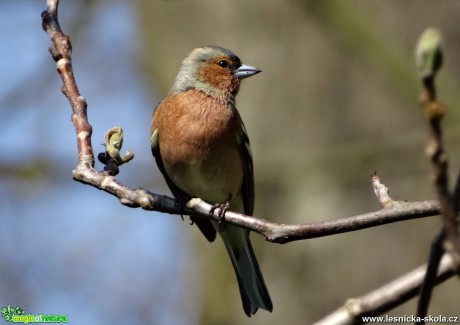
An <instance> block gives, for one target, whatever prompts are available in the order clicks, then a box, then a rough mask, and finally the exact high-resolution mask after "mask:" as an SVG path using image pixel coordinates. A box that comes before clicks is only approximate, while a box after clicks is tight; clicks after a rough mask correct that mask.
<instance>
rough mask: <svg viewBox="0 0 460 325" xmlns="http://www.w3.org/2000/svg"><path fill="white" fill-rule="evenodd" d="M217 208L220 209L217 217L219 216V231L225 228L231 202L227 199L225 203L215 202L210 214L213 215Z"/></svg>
mask: <svg viewBox="0 0 460 325" xmlns="http://www.w3.org/2000/svg"><path fill="white" fill-rule="evenodd" d="M216 209H219V214H218V215H217V217H218V218H219V231H222V230H223V229H224V221H225V213H226V212H227V211H228V210H230V203H229V202H228V201H227V202H226V203H224V204H222V203H217V204H214V205H213V206H212V207H211V209H210V210H209V215H210V216H213V215H214V211H215V210H216Z"/></svg>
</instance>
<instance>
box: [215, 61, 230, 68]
mask: <svg viewBox="0 0 460 325" xmlns="http://www.w3.org/2000/svg"><path fill="white" fill-rule="evenodd" d="M218 64H219V65H220V66H221V67H222V68H228V66H229V64H228V61H227V60H221V61H219V63H218Z"/></svg>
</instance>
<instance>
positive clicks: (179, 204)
mask: <svg viewBox="0 0 460 325" xmlns="http://www.w3.org/2000/svg"><path fill="white" fill-rule="evenodd" d="M189 200H190V198H188V197H186V196H178V197H176V203H175V204H174V205H175V207H176V208H179V211H180V217H181V218H182V221H184V211H185V207H186V206H187V202H188V201H189ZM192 225H193V220H192Z"/></svg>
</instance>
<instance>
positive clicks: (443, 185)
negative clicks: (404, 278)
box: [416, 28, 460, 265]
mask: <svg viewBox="0 0 460 325" xmlns="http://www.w3.org/2000/svg"><path fill="white" fill-rule="evenodd" d="M416 62H417V68H418V70H419V75H420V79H421V82H422V85H423V91H422V95H421V96H420V103H421V105H422V107H423V109H424V111H425V117H426V120H427V123H428V144H427V147H426V153H427V155H428V157H429V158H430V160H431V163H432V167H433V175H434V185H435V188H436V192H437V194H438V199H439V203H440V207H441V215H442V217H443V220H444V225H445V228H446V235H447V236H446V239H447V240H446V242H445V243H444V246H445V247H444V248H445V249H446V250H447V251H448V252H449V253H450V254H452V257H453V258H454V261H455V262H456V264H457V265H460V241H459V232H458V225H457V221H456V216H457V209H456V205H457V204H456V203H455V202H454V200H453V198H452V194H451V193H450V191H449V179H448V158H447V153H446V152H445V150H444V147H443V143H442V128H441V120H442V118H443V117H444V115H445V114H446V111H447V108H446V106H445V105H444V104H442V103H440V102H438V100H437V98H436V87H435V77H436V74H437V72H438V71H439V68H440V67H441V64H442V52H441V34H440V32H439V31H438V30H436V29H433V28H429V29H427V30H426V31H425V32H424V33H423V34H422V36H421V37H420V40H419V42H418V44H417V49H416Z"/></svg>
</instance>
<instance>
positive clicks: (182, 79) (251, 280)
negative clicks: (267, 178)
mask: <svg viewBox="0 0 460 325" xmlns="http://www.w3.org/2000/svg"><path fill="white" fill-rule="evenodd" d="M261 71H262V70H261V69H259V68H256V67H252V66H249V65H245V64H243V63H242V62H241V60H240V59H239V58H238V56H236V55H235V54H234V53H233V52H232V51H230V50H228V49H225V48H222V47H219V46H203V47H198V48H196V49H194V50H193V51H192V52H191V53H190V54H189V55H188V56H187V57H186V58H185V59H184V60H183V61H182V64H181V66H180V68H179V72H178V74H177V77H176V79H175V81H174V84H173V86H172V87H171V89H170V91H169V93H168V95H167V97H166V98H165V99H164V100H162V101H161V102H160V103H159V104H158V105H157V107H156V108H155V110H154V113H153V118H152V122H151V128H150V144H151V150H152V154H153V156H154V158H155V161H156V163H157V166H158V168H159V170H160V171H161V173H162V174H163V176H164V178H165V181H166V183H167V185H168V187H169V188H170V190H171V192H172V193H173V195H174V197H175V198H176V199H180V200H182V202H187V201H188V200H189V199H191V198H194V197H197V198H201V199H202V200H204V201H206V202H208V203H210V204H212V205H213V209H212V210H211V211H212V213H213V210H214V209H215V208H217V207H219V208H220V211H221V212H223V213H222V217H223V219H224V216H225V211H226V210H227V209H230V210H232V211H236V212H240V213H243V214H246V215H252V214H253V210H254V171H253V160H252V154H251V148H250V143H249V137H248V134H247V131H246V128H245V126H244V124H243V121H242V119H241V116H240V114H239V112H238V110H237V109H236V106H235V98H236V95H237V94H238V91H239V89H240V84H241V80H243V79H245V78H248V77H250V76H253V75H256V74H258V73H259V72H261ZM221 221H222V220H221ZM192 223H194V224H196V225H197V226H198V228H199V229H200V230H201V232H202V233H203V234H204V236H205V237H206V239H207V240H208V241H210V242H213V241H214V240H215V238H216V234H217V233H218V234H219V235H220V237H221V238H222V239H223V241H224V244H225V247H226V249H227V251H228V254H229V255H230V259H231V261H232V265H233V268H234V270H235V274H236V279H237V282H238V287H239V290H240V295H241V300H242V304H243V309H244V312H245V313H246V315H247V316H249V317H251V315H254V314H255V313H256V312H257V310H258V309H259V308H261V309H264V310H267V311H270V312H272V310H273V305H272V301H271V298H270V295H269V293H268V289H267V287H266V285H265V281H264V278H263V276H262V273H261V271H260V268H259V265H258V263H257V259H256V256H255V254H254V250H253V248H252V245H251V242H250V238H249V233H250V232H249V230H247V229H244V228H241V227H237V226H234V225H230V224H223V223H224V221H222V222H219V221H215V220H213V221H211V220H208V219H203V218H196V217H195V218H193V217H192Z"/></svg>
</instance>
